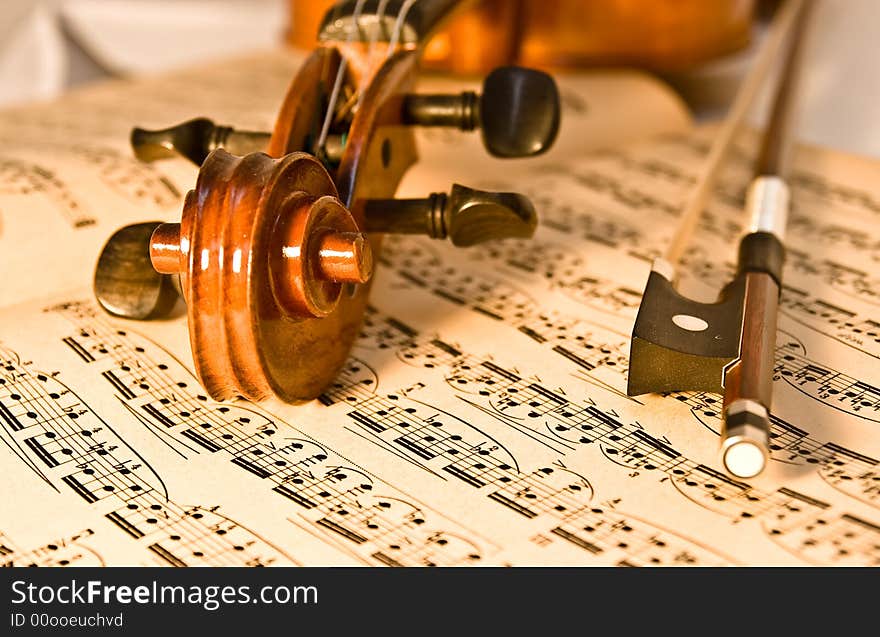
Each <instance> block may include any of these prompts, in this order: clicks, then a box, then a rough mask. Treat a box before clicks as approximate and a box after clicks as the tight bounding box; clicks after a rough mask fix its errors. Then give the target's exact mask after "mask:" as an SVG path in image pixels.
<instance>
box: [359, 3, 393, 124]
mask: <svg viewBox="0 0 880 637" xmlns="http://www.w3.org/2000/svg"><path fill="white" fill-rule="evenodd" d="M388 2H389V0H379V4H378V6H377V7H376V28H374V29H373V33H372V35H371V36H370V46H369V47H368V48H367V59H368V60H372V58H373V53H374V51H375V49H376V43H377V42H378V41H379V29H382V31H384V30H385V8H386V7H387V6H388ZM363 97H364V91H362V90H360V89H358V91H357V104H356V105H355V107H354V108H355V109H358V108H360V105H361V100H362V99H363Z"/></svg>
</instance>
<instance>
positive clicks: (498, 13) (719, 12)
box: [287, 0, 756, 74]
mask: <svg viewBox="0 0 880 637" xmlns="http://www.w3.org/2000/svg"><path fill="white" fill-rule="evenodd" d="M289 1H290V28H289V29H288V32H287V41H288V42H289V43H290V44H292V45H294V46H296V47H300V48H310V47H311V46H312V45H313V42H314V38H315V26H316V25H317V24H318V22H319V21H320V19H321V17H322V16H323V14H324V11H325V10H326V8H327V6H328V5H329V4H330V2H328V0H289ZM755 11H756V2H755V0H711V2H707V1H706V0H478V1H476V2H470V3H467V6H466V7H465V8H464V9H463V10H461V11H458V12H456V14H455V15H454V16H453V18H452V19H451V20H449V21H448V22H447V24H446V25H444V27H443V28H442V29H440V30H438V32H437V33H436V34H434V36H433V37H432V39H431V41H430V42H429V43H428V44H427V45H426V47H425V53H424V56H423V57H424V59H423V66H424V67H425V68H429V69H435V70H442V71H451V72H453V73H458V74H481V73H485V72H487V70H488V69H491V68H493V67H495V66H498V65H503V64H524V65H526V66H533V67H537V68H543V69H548V68H552V69H559V68H582V67H595V66H608V65H615V66H620V65H626V66H637V67H640V68H646V69H650V70H653V71H660V72H671V73H675V72H679V71H685V70H687V69H689V68H692V67H694V66H696V65H698V64H701V63H703V62H706V61H708V60H711V59H713V58H716V57H720V56H722V55H726V54H728V53H731V52H734V51H737V50H739V49H741V48H743V47H745V46H746V45H748V44H749V40H750V33H751V28H752V22H753V20H754V17H755Z"/></svg>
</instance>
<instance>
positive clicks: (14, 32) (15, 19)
mask: <svg viewBox="0 0 880 637" xmlns="http://www.w3.org/2000/svg"><path fill="white" fill-rule="evenodd" d="M286 25H287V11H286V2H285V1H284V0H0V104H13V103H21V102H26V101H30V100H34V99H46V98H51V97H53V96H55V95H57V94H59V93H60V92H62V91H64V90H65V89H66V88H69V87H70V86H72V85H75V84H78V83H80V82H82V81H86V80H89V79H94V78H96V77H102V76H107V75H129V74H139V73H153V72H159V71H163V70H168V69H172V68H175V67H180V66H186V65H188V64H194V63H197V62H201V61H206V60H210V59H216V58H222V57H228V56H232V55H235V54H237V53H243V52H246V51H253V50H256V49H265V48H269V47H271V46H273V44H274V43H277V42H280V41H281V39H282V35H283V32H284V29H285V28H286Z"/></svg>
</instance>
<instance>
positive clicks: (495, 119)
mask: <svg viewBox="0 0 880 637" xmlns="http://www.w3.org/2000/svg"><path fill="white" fill-rule="evenodd" d="M559 104H560V102H559V91H558V89H557V88H556V82H554V81H553V78H552V77H550V76H549V75H547V74H546V73H542V72H541V71H535V70H533V69H526V68H522V67H519V66H504V67H500V68H497V69H495V70H494V71H492V73H490V74H489V75H488V76H487V77H486V79H485V81H484V82H483V93H482V95H477V94H476V93H474V92H473V91H465V92H464V93H461V94H459V95H417V94H413V95H407V96H406V98H405V99H404V102H403V121H404V122H405V123H407V124H413V125H416V126H449V127H454V128H459V129H461V130H465V131H469V130H473V129H475V128H477V127H479V128H480V129H481V130H482V133H483V144H484V145H485V146H486V150H488V151H489V153H491V154H492V155H495V156H496V157H529V156H532V155H539V154H540V153H543V152H544V151H546V150H547V149H548V148H550V146H551V145H552V144H553V142H554V140H555V139H556V135H557V133H558V132H559V117H560V105H559Z"/></svg>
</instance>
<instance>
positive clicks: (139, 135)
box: [131, 117, 271, 166]
mask: <svg viewBox="0 0 880 637" xmlns="http://www.w3.org/2000/svg"><path fill="white" fill-rule="evenodd" d="M270 137H271V134H270V133H264V132H257V131H240V130H236V129H234V128H233V127H231V126H218V125H216V124H215V123H214V122H212V121H211V120H209V119H206V118H204V117H199V118H196V119H191V120H188V121H186V122H183V123H181V124H177V125H175V126H171V127H169V128H163V129H161V130H146V129H143V128H134V129H132V131H131V147H132V150H134V154H135V156H136V157H137V158H138V159H140V160H141V161H145V162H152V161H156V160H158V159H169V158H171V157H178V156H180V157H185V158H186V159H189V160H190V161H191V162H193V163H194V164H196V165H197V166H201V165H202V162H204V161H205V158H206V157H207V156H208V155H209V154H210V153H211V151H212V150H214V149H216V148H225V149H226V150H227V151H229V152H230V153H233V154H235V155H247V154H249V153H254V152H258V151H262V150H265V149H266V147H267V146H268V145H269V138H270Z"/></svg>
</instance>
